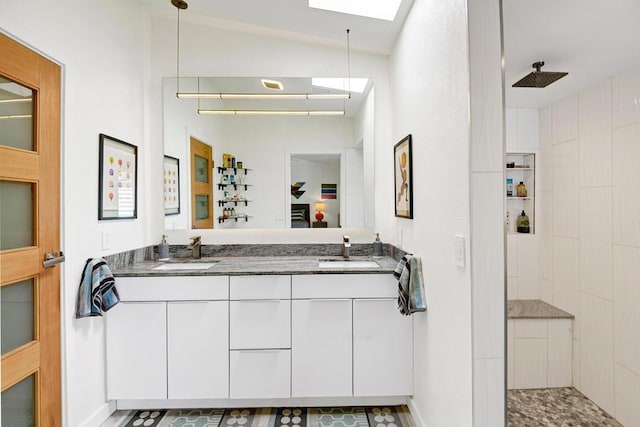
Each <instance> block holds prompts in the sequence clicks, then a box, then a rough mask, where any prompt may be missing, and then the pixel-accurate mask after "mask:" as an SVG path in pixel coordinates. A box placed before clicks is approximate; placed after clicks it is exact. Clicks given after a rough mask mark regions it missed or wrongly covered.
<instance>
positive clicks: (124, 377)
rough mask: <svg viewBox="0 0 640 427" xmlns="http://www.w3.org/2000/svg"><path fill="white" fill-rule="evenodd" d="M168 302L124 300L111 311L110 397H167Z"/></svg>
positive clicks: (108, 328)
mask: <svg viewBox="0 0 640 427" xmlns="http://www.w3.org/2000/svg"><path fill="white" fill-rule="evenodd" d="M166 317H167V305H166V303H164V302H122V303H120V304H118V305H116V306H115V307H113V308H112V309H111V310H109V312H108V314H107V331H106V335H107V399H166V398H167V353H166V347H167V323H166Z"/></svg>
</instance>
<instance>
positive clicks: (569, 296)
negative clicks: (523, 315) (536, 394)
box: [540, 68, 640, 426]
mask: <svg viewBox="0 0 640 427" xmlns="http://www.w3.org/2000/svg"><path fill="white" fill-rule="evenodd" d="M639 98H640V68H635V69H632V70H629V71H627V72H624V73H621V74H618V75H616V76H615V77H613V78H611V79H607V80H605V81H602V82H600V83H598V84H596V85H594V86H593V87H591V88H588V89H585V90H583V91H581V92H579V93H577V94H575V95H572V96H570V97H567V98H565V99H563V100H561V101H559V102H557V103H555V104H553V105H551V106H549V107H546V108H544V109H542V110H541V112H540V135H541V150H542V152H543V153H546V155H548V156H550V157H551V159H552V165H553V166H552V168H550V169H551V170H550V171H549V169H547V171H546V172H550V174H549V178H546V179H545V181H546V180H548V182H549V183H550V185H549V186H548V187H547V191H546V193H547V194H546V196H547V198H548V199H549V200H548V202H551V204H552V207H551V208H550V209H547V210H545V211H544V212H543V215H544V218H543V220H544V221H546V222H547V223H548V224H552V233H550V235H549V236H547V238H548V242H546V243H545V245H546V246H545V249H544V250H543V249H542V247H541V250H540V261H541V277H542V278H543V280H544V282H541V283H546V282H548V285H545V286H549V290H548V293H549V294H550V295H551V300H552V302H553V304H554V305H556V306H558V307H560V308H562V309H564V310H566V311H568V312H570V313H572V314H574V315H575V316H576V319H575V321H574V335H573V339H574V341H573V342H574V347H573V355H574V362H573V367H574V385H575V386H576V387H577V388H578V389H579V390H580V391H581V392H583V393H584V394H585V395H586V396H587V397H589V398H590V399H592V400H593V401H594V402H596V403H597V404H598V405H599V406H601V407H602V408H603V409H604V410H606V411H607V412H609V413H610V414H612V415H613V416H615V417H616V418H617V419H618V420H619V421H620V422H621V423H623V424H624V425H629V426H631V425H640V407H638V405H637V402H638V401H639V400H640V347H639V346H638V343H639V342H640V314H638V313H639V311H638V306H639V305H640V287H639V286H638V277H639V275H640V271H639V269H638V266H639V265H640V222H639V221H638V217H640V192H638V187H639V186H640V172H639V171H640V168H638V162H639V161H640V149H639V148H640V104H638V99H639ZM550 249H551V250H550Z"/></svg>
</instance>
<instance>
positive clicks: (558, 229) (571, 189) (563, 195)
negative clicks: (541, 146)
mask: <svg viewBox="0 0 640 427" xmlns="http://www.w3.org/2000/svg"><path fill="white" fill-rule="evenodd" d="M578 148H579V147H578V140H577V139H574V140H571V141H568V142H563V143H560V144H556V145H554V146H553V235H554V236H564V237H573V238H578V233H579V231H580V230H579V222H578V216H577V215H576V214H577V213H576V207H577V206H579V204H580V193H579V191H578V190H579V188H580V186H579V184H580V175H579V173H580V171H579V168H578V165H579V156H578Z"/></svg>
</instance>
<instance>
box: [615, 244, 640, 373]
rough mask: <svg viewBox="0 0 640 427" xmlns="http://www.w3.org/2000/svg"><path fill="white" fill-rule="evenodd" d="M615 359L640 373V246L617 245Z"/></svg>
mask: <svg viewBox="0 0 640 427" xmlns="http://www.w3.org/2000/svg"><path fill="white" fill-rule="evenodd" d="M613 309H614V313H613V330H614V349H615V352H614V354H615V361H616V362H617V363H618V364H620V365H622V366H624V367H625V368H626V369H628V370H630V371H633V372H634V373H636V374H638V375H640V249H639V248H632V247H628V246H620V245H615V246H614V247H613Z"/></svg>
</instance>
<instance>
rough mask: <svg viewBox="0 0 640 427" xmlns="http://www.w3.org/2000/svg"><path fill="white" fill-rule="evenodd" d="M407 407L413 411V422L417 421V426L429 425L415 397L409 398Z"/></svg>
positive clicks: (424, 426) (425, 426)
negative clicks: (417, 405)
mask: <svg viewBox="0 0 640 427" xmlns="http://www.w3.org/2000/svg"><path fill="white" fill-rule="evenodd" d="M407 407H408V408H409V412H411V417H412V418H413V422H414V423H416V427H427V423H426V422H425V421H424V418H423V417H422V415H421V414H420V411H419V410H418V408H417V407H416V404H415V400H414V399H413V398H409V399H407Z"/></svg>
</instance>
